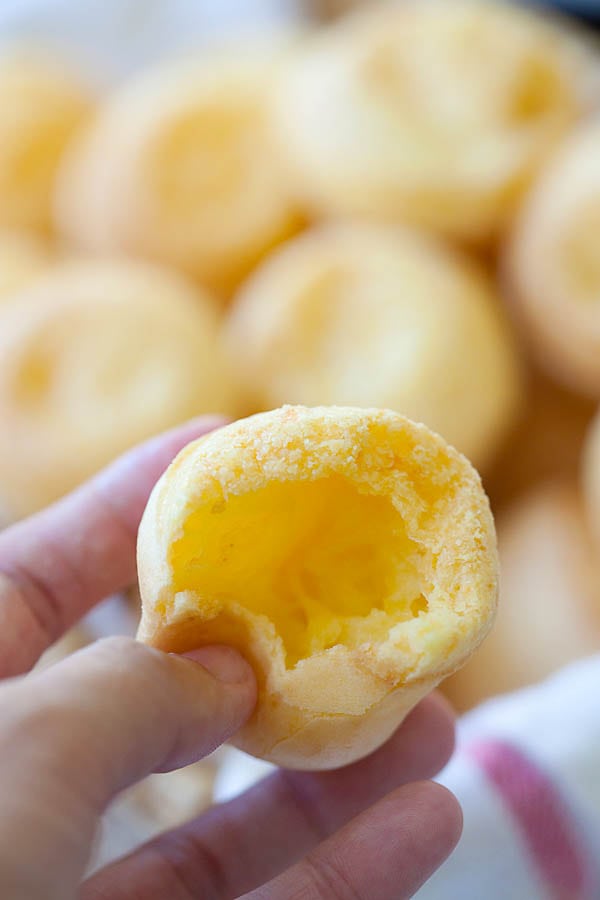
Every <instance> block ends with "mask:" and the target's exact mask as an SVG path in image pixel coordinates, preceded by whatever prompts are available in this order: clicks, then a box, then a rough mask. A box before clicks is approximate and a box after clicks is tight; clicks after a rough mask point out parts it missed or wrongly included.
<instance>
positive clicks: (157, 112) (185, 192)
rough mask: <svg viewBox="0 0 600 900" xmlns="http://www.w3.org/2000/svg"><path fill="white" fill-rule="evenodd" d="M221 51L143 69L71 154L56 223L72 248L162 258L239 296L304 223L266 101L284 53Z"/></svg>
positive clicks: (59, 193) (63, 176)
mask: <svg viewBox="0 0 600 900" xmlns="http://www.w3.org/2000/svg"><path fill="white" fill-rule="evenodd" d="M262 51H263V52H259V50H258V48H255V49H253V50H244V49H242V48H238V52H236V53H235V54H234V53H233V52H231V53H227V52H224V51H223V52H222V53H214V54H213V55H211V56H210V57H205V58H203V59H202V60H201V61H187V60H186V61H178V62H176V63H170V64H165V65H163V66H161V67H158V68H156V69H154V70H151V71H148V72H146V73H143V74H142V75H141V76H139V77H137V78H136V79H134V80H133V81H132V82H131V83H129V84H127V85H126V86H125V87H123V88H122V89H121V90H120V91H117V92H116V94H115V95H114V97H113V98H112V99H111V100H109V101H108V103H107V104H106V105H105V106H104V107H103V108H102V109H101V110H100V112H99V113H98V115H97V117H96V119H95V120H94V121H93V122H92V123H91V125H90V127H89V128H88V129H87V131H86V132H85V133H83V134H82V136H81V138H80V139H79V141H78V142H76V144H75V145H74V147H73V148H72V150H71V152H70V153H69V154H68V156H67V158H66V160H65V163H64V166H63V167H62V171H61V174H60V178H59V184H58V190H57V197H56V216H57V222H58V226H59V229H60V230H61V231H62V233H63V235H64V236H65V237H66V238H67V240H68V242H70V243H71V244H73V245H75V246H78V247H81V248H83V249H85V250H88V251H101V252H122V251H124V252H126V253H129V254H132V255H137V256H143V257H148V258H154V259H157V260H160V261H163V262H166V263H170V264H172V265H174V266H176V267H178V268H180V269H183V270H184V271H185V272H187V273H188V274H189V275H191V276H193V277H196V278H198V279H200V280H201V281H202V282H203V283H204V284H206V285H208V286H209V287H211V288H213V289H215V290H217V291H219V292H221V293H228V292H229V291H230V290H231V288H232V286H233V285H235V284H236V283H237V282H238V281H239V279H240V278H241V277H242V276H243V275H244V274H246V272H247V271H248V270H249V269H250V268H251V267H252V265H253V264H254V263H255V261H256V260H257V259H258V258H259V257H260V256H261V254H263V253H264V252H265V251H266V250H267V249H268V248H269V247H271V246H272V245H273V244H274V243H276V242H277V241H279V240H281V239H282V238H283V237H285V236H287V235H288V234H289V233H290V232H291V231H292V230H293V229H294V228H295V227H296V226H297V214H296V212H295V210H294V208H293V207H292V204H291V201H290V199H289V197H288V189H287V187H286V181H285V178H284V176H283V175H282V173H281V172H280V169H279V166H278V163H277V158H276V155H275V153H274V149H273V147H272V144H271V137H270V133H269V127H268V122H267V119H268V117H267V115H266V96H267V93H268V90H269V86H270V82H271V80H272V79H274V78H275V76H276V73H277V66H278V64H279V55H280V54H281V53H282V51H281V50H273V48H271V49H270V50H267V48H262Z"/></svg>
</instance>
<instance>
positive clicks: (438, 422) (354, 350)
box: [226, 223, 520, 467]
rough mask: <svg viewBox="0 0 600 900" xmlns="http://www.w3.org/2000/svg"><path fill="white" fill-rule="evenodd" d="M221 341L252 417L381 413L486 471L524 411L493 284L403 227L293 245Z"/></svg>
mask: <svg viewBox="0 0 600 900" xmlns="http://www.w3.org/2000/svg"><path fill="white" fill-rule="evenodd" d="M226 338H227V345H228V349H229V354H230V358H231V364H232V366H233V367H234V368H235V371H236V373H237V377H238V380H239V383H240V385H242V386H243V389H244V392H245V403H246V407H247V409H248V411H254V410H256V409H268V408H271V407H274V406H280V405H281V404H283V403H303V404H306V405H307V406H313V405H318V404H320V403H323V404H338V405H350V406H366V407H368V406H378V407H386V408H389V409H394V410H397V411H398V412H401V413H403V414H404V415H406V416H409V417H410V418H412V419H414V420H415V421H420V422H424V423H425V424H426V425H428V426H429V427H430V428H432V429H434V430H435V431H437V432H439V433H440V434H441V435H442V436H443V437H444V438H445V439H446V440H447V441H449V442H450V443H451V444H453V445H454V446H455V447H457V448H458V449H459V450H460V451H461V452H462V453H464V454H465V455H466V456H467V457H468V458H469V459H470V460H471V461H472V462H473V464H474V465H476V466H478V467H484V466H485V465H487V464H488V462H489V461H490V459H491V457H492V456H493V454H494V452H495V450H496V448H497V446H498V444H499V442H500V441H501V440H502V438H503V437H504V435H505V432H506V429H507V428H508V426H509V425H510V424H511V423H512V420H513V417H514V415H515V412H516V410H517V407H518V402H519V391H520V378H519V375H520V371H519V367H518V364H517V359H516V355H515V351H514V347H513V343H512V337H511V334H510V331H509V329H508V326H507V324H506V322H505V320H504V317H503V313H502V309H501V303H500V299H499V297H498V295H497V293H496V290H495V288H494V286H493V284H492V283H491V281H489V280H488V279H487V278H486V276H485V275H484V274H483V272H482V271H481V270H480V269H479V268H478V267H477V266H476V264H475V263H474V262H472V261H471V260H469V259H467V258H466V257H463V256H462V255H459V254H458V253H455V252H454V251H453V250H451V249H449V248H446V247H445V246H443V245H442V244H441V243H439V242H437V241H436V240H435V239H434V238H431V237H429V236H426V235H423V234H419V233H417V232H413V231H410V230H407V229H402V228H400V227H399V226H391V225H390V226H386V225H372V224H366V223H344V224H341V223H339V224H337V223H336V224H329V225H324V226H321V227H320V228H315V229H314V230H312V231H310V232H307V233H305V234H303V235H301V236H299V237H297V238H295V239H293V240H292V241H289V242H288V243H286V244H285V245H284V246H283V247H281V248H279V249H278V250H276V251H275V252H274V253H273V254H272V255H271V256H270V257H269V258H268V259H267V260H266V261H265V262H264V263H263V264H262V265H261V266H260V267H259V268H258V269H257V270H256V271H255V272H254V273H253V275H252V276H251V278H250V279H249V281H248V282H247V283H246V284H245V285H244V286H243V287H242V289H241V291H240V292H239V294H238V295H237V297H236V298H235V301H234V304H233V306H232V309H231V311H230V317H229V320H228V322H227V327H226Z"/></svg>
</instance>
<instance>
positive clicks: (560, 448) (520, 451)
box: [485, 367, 597, 512]
mask: <svg viewBox="0 0 600 900" xmlns="http://www.w3.org/2000/svg"><path fill="white" fill-rule="evenodd" d="M523 393H524V398H523V404H522V410H521V413H520V415H519V416H518V418H517V421H516V423H515V426H514V427H513V428H512V429H511V431H510V433H509V435H508V437H507V439H506V441H504V444H503V446H502V449H501V451H500V453H499V454H498V456H497V458H496V459H495V460H494V465H493V466H492V468H491V470H490V472H489V473H486V479H485V488H486V491H487V492H488V494H489V496H490V499H491V502H492V507H493V509H494V511H495V512H498V510H500V509H504V507H505V506H506V505H507V504H511V503H512V501H514V500H515V499H516V498H517V497H519V496H521V495H523V494H525V493H529V492H531V491H532V489H533V488H534V486H535V485H539V484H541V483H542V482H546V481H573V482H574V481H577V480H578V479H579V474H580V469H581V453H582V450H583V447H584V444H585V441H586V435H587V433H588V429H589V425H590V422H591V420H592V418H593V416H594V413H595V412H596V408H597V404H596V403H594V401H593V400H591V399H589V398H588V397H582V396H580V395H579V394H574V393H572V392H571V391H569V390H567V389H566V388H565V387H563V386H562V385H560V384H556V382H554V381H552V380H551V379H550V378H548V377H547V376H544V375H542V374H541V373H540V372H538V371H536V370H535V369H534V368H533V367H529V369H528V370H526V375H525V377H524V382H523Z"/></svg>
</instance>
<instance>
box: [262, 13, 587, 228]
mask: <svg viewBox="0 0 600 900" xmlns="http://www.w3.org/2000/svg"><path fill="white" fill-rule="evenodd" d="M590 69H591V63H590V61H589V59H588V56H587V53H586V51H585V50H584V49H583V48H582V46H581V45H580V44H579V42H578V41H577V40H576V39H575V38H573V37H572V36H571V35H570V34H569V32H568V30H567V29H566V28H565V29H561V28H558V27H554V26H553V25H552V24H550V23H549V22H546V21H545V20H544V18H542V16H541V14H540V15H536V14H535V13H532V12H527V11H525V10H523V9H520V8H518V7H517V6H512V5H504V4H500V3H488V2H473V0H471V2H469V0H452V2H450V0H437V2H436V0H432V2H422V0H406V2H402V3H397V4H390V3H382V4H373V5H372V6H371V7H370V8H369V9H367V10H366V11H365V12H361V13H360V14H357V15H356V17H350V18H348V19H346V20H343V21H342V22H341V23H340V24H336V25H333V26H332V27H331V28H330V29H329V30H328V31H323V32H321V33H320V34H319V35H318V36H317V38H316V39H315V40H314V42H313V43H312V45H311V46H309V47H308V48H307V49H306V50H305V52H304V53H299V54H298V58H297V60H294V61H292V62H291V64H290V66H289V68H288V70H287V73H286V74H285V75H284V77H283V79H282V84H281V86H280V88H279V90H278V92H277V98H276V101H275V105H274V110H275V112H274V117H275V124H276V127H277V129H278V132H279V135H280V139H281V146H282V149H283V151H284V152H285V153H286V155H287V157H288V160H289V164H290V168H291V171H292V172H293V174H294V179H295V182H294V183H295V184H297V189H298V192H299V196H300V197H301V198H302V199H303V200H304V202H305V203H306V204H307V206H308V208H309V209H311V210H316V211H318V212H320V213H326V214H350V215H353V214H364V215H369V216H375V217H379V218H385V219H395V220H402V221H410V222H413V223H415V224H418V225H421V226H424V227H427V228H432V229H435V230H439V231H442V232H444V233H445V234H447V235H450V236H452V237H455V238H459V239H466V240H468V241H477V242H481V241H486V240H489V239H490V238H491V237H493V236H494V235H496V234H497V233H498V231H499V230H500V229H501V228H502V227H503V226H504V224H505V223H506V221H507V219H508V218H509V217H510V216H511V214H512V212H513V210H514V208H515V205H516V203H517V201H518V199H519V197H520V195H521V194H522V192H523V189H524V187H525V185H526V184H527V182H528V181H529V179H530V178H531V176H532V175H533V174H534V172H535V170H536V167H537V166H538V165H539V163H540V161H541V160H542V159H543V158H544V156H545V155H546V154H547V153H548V151H549V150H550V149H551V148H552V146H553V145H554V144H555V142H556V141H557V139H559V138H560V137H562V136H563V135H564V133H565V132H566V131H567V129H568V128H569V127H570V126H571V125H572V124H573V122H574V120H576V119H577V118H578V116H579V115H580V114H581V113H582V111H583V110H584V108H585V106H586V104H587V100H588V97H587V94H588V91H589V84H590V80H591V79H590Z"/></svg>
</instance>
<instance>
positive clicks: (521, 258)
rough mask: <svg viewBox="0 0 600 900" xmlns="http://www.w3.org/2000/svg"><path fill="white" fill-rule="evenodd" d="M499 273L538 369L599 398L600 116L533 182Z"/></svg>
mask: <svg viewBox="0 0 600 900" xmlns="http://www.w3.org/2000/svg"><path fill="white" fill-rule="evenodd" d="M505 272H506V277H507V281H508V287H509V290H510V292H511V294H512V296H513V299H514V304H515V308H516V310H517V313H518V314H519V316H520V318H521V321H522V324H523V328H524V331H525V333H526V335H527V336H528V337H529V341H530V344H531V346H532V347H533V349H534V351H535V353H536V355H537V359H538V362H539V363H540V365H541V366H542V367H543V368H544V369H545V370H546V372H548V373H549V374H551V375H552V376H553V377H555V378H556V379H558V380H559V381H562V382H563V383H564V384H566V385H568V386H569V387H571V388H572V389H574V390H576V391H578V392H580V393H583V394H588V395H589V396H591V397H596V398H598V397H600V119H595V120H594V121H592V122H590V123H589V124H588V125H586V126H585V127H584V128H582V129H580V130H579V131H577V132H575V133H574V134H573V135H572V136H570V137H569V139H568V140H567V141H566V142H565V143H564V145H563V146H561V148H560V150H559V151H558V153H557V154H556V156H555V157H554V158H553V159H552V161H551V162H550V163H549V164H548V166H547V167H546V168H545V169H544V171H543V172H542V173H541V175H540V177H539V179H538V180H537V181H536V183H535V185H534V187H533V189H532V191H531V193H530V194H529V195H528V196H527V198H526V200H525V203H524V206H523V209H522V211H521V213H520V215H519V218H518V220H517V223H516V226H515V229H514V232H513V234H512V235H511V238H510V242H509V245H508V248H507V251H506V259H505Z"/></svg>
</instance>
